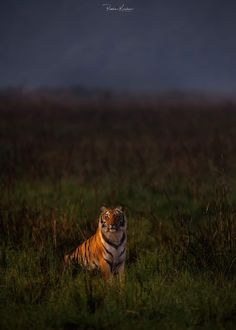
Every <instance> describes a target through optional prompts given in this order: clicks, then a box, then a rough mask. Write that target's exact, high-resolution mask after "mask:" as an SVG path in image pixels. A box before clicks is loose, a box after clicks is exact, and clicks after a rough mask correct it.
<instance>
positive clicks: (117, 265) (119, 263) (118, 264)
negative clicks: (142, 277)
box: [114, 261, 124, 268]
mask: <svg viewBox="0 0 236 330" xmlns="http://www.w3.org/2000/svg"><path fill="white" fill-rule="evenodd" d="M123 262H124V261H120V262H118V263H117V264H115V265H114V267H116V268H118V267H119V266H120V265H121V264H122V263H123Z"/></svg>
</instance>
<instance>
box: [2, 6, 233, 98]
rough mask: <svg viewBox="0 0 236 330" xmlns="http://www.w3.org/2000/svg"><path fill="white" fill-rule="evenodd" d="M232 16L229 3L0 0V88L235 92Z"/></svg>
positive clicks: (231, 8)
mask: <svg viewBox="0 0 236 330" xmlns="http://www.w3.org/2000/svg"><path fill="white" fill-rule="evenodd" d="M104 3H110V4H111V6H112V7H113V8H115V7H119V6H121V5H122V4H125V7H129V8H134V9H133V10H132V11H130V12H119V11H111V10H109V11H107V10H106V6H103V4H104ZM235 17H236V1H233V0H232V1H231V0H228V1H227V0H225V1H223V0H198V1H196V0H146V1H145V0H142V1H140V0H128V1H123V0H120V1H117V0H115V1H109V0H101V1H98V0H5V1H4V0H2V1H1V3H0V86H1V87H3V86H15V85H26V86H33V87H37V86H61V85H65V86H70V85H83V86H88V87H89V86H91V87H108V88H114V89H122V90H125V89H128V90H166V89H198V90H211V91H215V90H220V91H236V19H235Z"/></svg>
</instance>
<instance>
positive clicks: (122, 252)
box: [118, 248, 125, 258]
mask: <svg viewBox="0 0 236 330" xmlns="http://www.w3.org/2000/svg"><path fill="white" fill-rule="evenodd" d="M124 253H125V248H124V250H123V251H121V253H120V254H119V257H118V258H120V257H121V256H122V255H123V254H124Z"/></svg>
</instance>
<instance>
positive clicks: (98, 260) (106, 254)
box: [64, 206, 127, 279]
mask: <svg viewBox="0 0 236 330" xmlns="http://www.w3.org/2000/svg"><path fill="white" fill-rule="evenodd" d="M126 222H127V221H126V216H125V213H124V211H123V209H122V207H120V206H119V207H115V208H106V207H102V208H101V214H100V217H99V223H98V228H97V231H96V233H95V234H94V235H93V236H91V237H90V238H89V239H87V240H86V241H85V242H83V243H82V244H81V245H79V246H78V247H77V248H76V249H75V250H73V251H72V252H71V253H69V254H67V255H65V257H64V261H65V263H66V264H71V263H79V264H81V265H82V266H83V267H85V268H86V269H90V270H92V269H98V270H99V271H100V272H101V273H102V275H103V277H104V278H105V279H109V278H110V277H111V276H112V275H116V274H117V275H119V277H122V275H123V273H124V265H125V256H126V241H127V234H126V226H127V224H126Z"/></svg>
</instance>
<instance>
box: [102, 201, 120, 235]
mask: <svg viewBox="0 0 236 330" xmlns="http://www.w3.org/2000/svg"><path fill="white" fill-rule="evenodd" d="M99 227H100V229H101V230H102V231H103V232H110V233H115V232H121V231H125V229H126V217H125V213H124V210H123V207H122V206H117V207H114V208H108V207H105V206H103V207H101V215H100V218H99Z"/></svg>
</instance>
